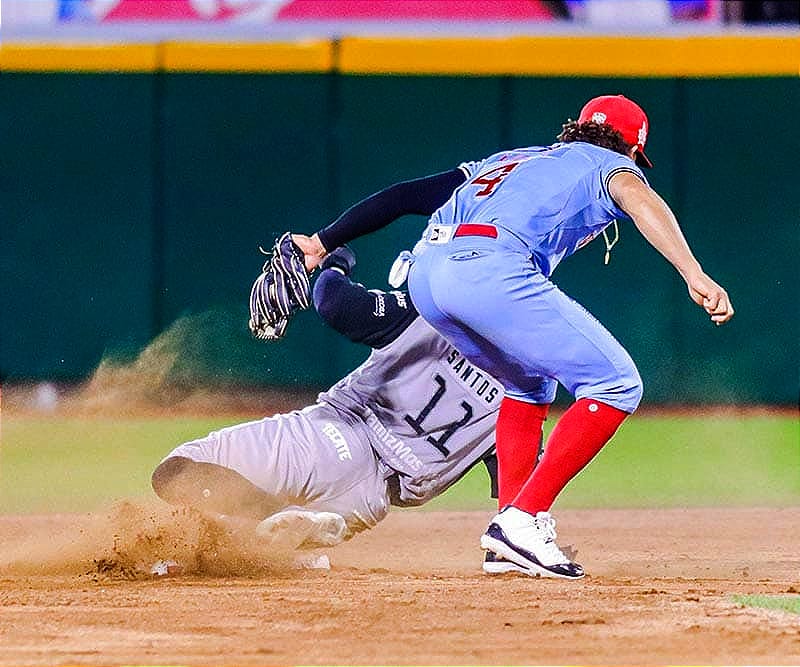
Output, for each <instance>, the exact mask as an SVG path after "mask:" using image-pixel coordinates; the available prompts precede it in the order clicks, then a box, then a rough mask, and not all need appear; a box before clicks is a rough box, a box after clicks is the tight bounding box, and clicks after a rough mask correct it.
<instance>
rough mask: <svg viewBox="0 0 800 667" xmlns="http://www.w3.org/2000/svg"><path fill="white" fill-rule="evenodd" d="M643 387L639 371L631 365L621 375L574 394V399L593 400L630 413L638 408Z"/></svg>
mask: <svg viewBox="0 0 800 667" xmlns="http://www.w3.org/2000/svg"><path fill="white" fill-rule="evenodd" d="M643 393H644V386H643V384H642V378H641V376H640V375H639V371H638V370H636V366H634V365H633V364H632V363H631V365H630V366H629V367H628V368H627V369H626V370H625V372H624V373H622V374H617V375H616V376H615V377H613V378H608V379H607V380H606V381H604V382H599V383H597V384H596V385H594V386H592V387H587V388H586V389H585V390H583V391H579V392H577V393H576V394H575V397H576V398H593V399H595V400H598V401H601V402H602V403H606V404H607V405H610V406H612V407H615V408H617V409H618V410H622V411H624V412H628V413H632V412H634V411H635V410H636V408H638V407H639V403H640V402H641V400H642V395H643Z"/></svg>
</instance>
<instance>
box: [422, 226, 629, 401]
mask: <svg viewBox="0 0 800 667" xmlns="http://www.w3.org/2000/svg"><path fill="white" fill-rule="evenodd" d="M414 253H415V255H416V259H415V261H414V264H413V266H412V267H411V270H410V273H409V277H408V287H409V292H410V294H411V299H412V301H413V303H414V305H415V306H416V308H417V310H418V311H419V312H420V314H421V315H422V317H424V318H425V319H426V320H427V321H428V322H429V323H430V324H431V326H433V327H434V328H435V329H436V330H437V331H439V333H440V334H442V335H443V336H444V337H445V338H446V339H447V340H448V341H449V342H450V343H452V344H453V345H454V346H455V347H456V348H457V349H458V350H460V351H461V353H462V354H464V356H465V357H467V358H468V359H469V360H470V361H471V362H472V363H474V364H476V365H477V366H480V367H481V368H483V369H484V370H485V371H487V372H489V373H490V374H492V375H493V376H494V377H496V378H497V379H498V380H499V381H500V382H501V383H503V385H504V387H505V390H506V396H510V397H512V398H516V399H518V400H521V401H526V402H529V403H551V402H552V401H553V399H554V398H555V394H556V388H557V382H560V383H561V384H562V385H563V386H564V387H565V388H566V389H567V390H568V391H569V392H570V393H571V394H572V395H573V396H574V397H575V398H576V399H579V398H592V399H595V400H598V401H601V402H603V403H606V404H608V405H611V406H613V407H615V408H618V409H620V410H623V411H625V412H629V413H630V412H633V411H634V410H635V409H636V407H637V406H638V405H639V401H640V400H641V397H642V380H641V378H640V377H639V372H638V371H637V370H636V365H635V364H634V362H633V360H632V359H631V357H630V355H629V354H628V353H627V352H626V351H625V349H624V348H623V347H622V345H621V344H620V343H619V342H618V341H617V340H616V339H615V338H614V337H613V336H612V335H611V334H610V333H609V332H608V330H607V329H606V328H605V327H604V326H603V325H602V324H600V322H598V321H597V320H596V319H595V318H594V317H593V316H592V315H591V314H590V313H589V312H588V311H587V310H586V309H585V308H583V307H582V306H581V305H580V304H578V303H577V302H576V301H574V300H572V299H570V298H569V297H568V296H567V295H566V294H564V293H563V292H562V291H561V290H559V289H558V288H557V287H556V286H555V285H554V284H553V283H552V282H551V281H550V280H549V279H548V278H547V277H545V276H544V275H542V273H541V272H540V271H539V270H538V269H537V268H536V266H535V265H534V263H533V262H532V260H531V258H530V254H529V251H528V250H527V248H525V246H524V245H522V244H521V243H520V242H519V241H517V240H516V239H510V238H509V237H508V235H507V233H506V232H505V231H502V232H501V234H500V237H499V238H497V239H492V238H486V237H477V236H464V237H458V238H454V239H452V240H450V241H449V242H447V243H443V244H431V243H427V242H424V241H423V242H420V243H419V244H418V245H417V248H415V250H414Z"/></svg>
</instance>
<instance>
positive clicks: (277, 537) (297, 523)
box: [256, 509, 347, 550]
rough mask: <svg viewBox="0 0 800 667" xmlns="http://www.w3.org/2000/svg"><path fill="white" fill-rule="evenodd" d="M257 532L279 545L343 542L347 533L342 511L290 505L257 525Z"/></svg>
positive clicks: (307, 546) (306, 546)
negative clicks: (320, 510)
mask: <svg viewBox="0 0 800 667" xmlns="http://www.w3.org/2000/svg"><path fill="white" fill-rule="evenodd" d="M256 535H258V536H259V537H260V538H262V539H264V540H265V541H266V543H267V544H268V545H269V546H273V547H276V548H279V549H286V550H290V549H316V548H319V547H332V546H335V545H337V544H340V543H341V542H343V541H344V539H345V537H346V536H347V524H346V523H345V520H344V517H343V516H342V515H341V514H336V513H334V512H314V511H311V510H301V509H287V510H283V511H282V512H277V513H276V514H273V515H271V516H268V517H267V518H266V519H264V520H263V521H262V522H261V523H259V524H258V525H257V526H256Z"/></svg>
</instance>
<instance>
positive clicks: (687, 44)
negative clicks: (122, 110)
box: [0, 35, 800, 77]
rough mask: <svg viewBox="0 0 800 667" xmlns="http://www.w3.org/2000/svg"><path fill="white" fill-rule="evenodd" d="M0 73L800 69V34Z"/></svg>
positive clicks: (313, 50)
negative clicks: (793, 35)
mask: <svg viewBox="0 0 800 667" xmlns="http://www.w3.org/2000/svg"><path fill="white" fill-rule="evenodd" d="M0 69H2V70H6V71H31V72H47V71H84V72H114V71H119V72H153V71H157V70H164V71H169V72H331V71H339V72H343V73H348V74H442V75H517V76H630V77H673V76H677V77H681V76H687V77H725V76H798V75H800V37H789V36H769V37H765V36H748V35H737V36H723V37H680V38H659V37H618V38H617V37H583V36H582V37H510V38H496V39H494V38H492V39H488V38H475V39H451V38H441V39H423V38H419V39H411V38H408V39H406V38H402V39H400V38H368V37H347V38H344V39H343V40H342V41H341V42H340V44H339V49H338V56H337V57H336V58H335V57H334V46H333V43H332V42H331V41H329V40H309V41H298V42H286V43H283V42H253V43H242V42H240V43H233V44H231V43H224V42H220V43H196V42H167V43H164V44H149V45H148V44H130V45H107V44H106V45H103V44H63V45H62V44H47V45H40V44H2V45H1V46H0Z"/></svg>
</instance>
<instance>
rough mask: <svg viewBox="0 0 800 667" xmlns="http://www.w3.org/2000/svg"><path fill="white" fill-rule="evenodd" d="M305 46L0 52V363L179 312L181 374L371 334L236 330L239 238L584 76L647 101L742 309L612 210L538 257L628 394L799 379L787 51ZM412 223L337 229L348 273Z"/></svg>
mask: <svg viewBox="0 0 800 667" xmlns="http://www.w3.org/2000/svg"><path fill="white" fill-rule="evenodd" d="M323 46H324V48H323V49H322V50H321V51H314V50H313V49H311V48H310V47H309V48H308V49H306V51H304V52H303V53H302V54H300V55H299V56H298V55H297V54H294V55H293V56H292V57H298V58H302V59H303V60H302V61H297V62H295V61H291V62H288V63H287V62H284V61H281V62H282V63H283V65H280V66H278V65H274V64H273V65H272V66H270V67H267V68H259V67H256V66H246V65H247V63H251V65H252V63H257V64H259V63H260V64H263V59H262V58H261V57H260V56H259V53H258V52H256V54H255V55H253V53H251V52H245V53H242V52H237V53H236V54H235V57H236V58H239V60H238V61H236V62H239V63H240V65H239V66H235V67H230V68H228V69H227V70H226V68H225V66H224V63H225V60H224V58H222V60H220V58H221V56H219V54H215V52H213V50H212V51H209V52H206V51H202V50H201V51H200V53H201V56H199V58H200V61H202V62H201V64H202V66H197V67H193V66H191V65H192V63H193V62H196V61H193V60H191V58H189V60H186V58H188V56H186V55H185V54H183V55H182V53H183V52H180V51H177V52H175V53H172V52H170V51H169V49H167V48H164V49H162V50H161V51H157V52H156V54H155V56H153V54H152V53H151V52H150V51H147V52H144V51H142V52H139V51H133V52H131V51H124V54H125V55H124V58H123V59H121V60H119V61H118V62H119V63H122V64H119V65H118V66H111V67H109V66H105V67H104V66H103V62H100V64H99V65H98V61H97V55H96V54H94V55H90V56H86V55H85V54H82V55H80V54H79V55H80V58H83V60H80V58H78V60H74V61H69V58H67V59H66V60H63V59H62V60H57V59H56V60H52V59H51V60H49V61H48V60H47V57H46V54H45V55H44V56H43V55H42V54H41V53H39V54H38V55H37V56H36V57H27V59H26V57H24V53H23V55H20V53H18V52H12V51H8V52H6V54H5V56H3V55H2V54H0V66H2V68H3V71H2V72H0V146H2V150H1V151H0V202H2V206H0V216H1V217H2V223H0V229H2V235H1V236H0V240H1V245H0V268H1V269H2V283H3V289H2V290H1V291H0V319H1V321H2V331H0V373H2V377H3V379H5V380H7V381H17V380H30V379H42V378H51V379H56V380H64V381H74V380H80V379H83V378H85V377H87V376H88V374H90V373H91V371H92V370H93V369H94V368H95V367H96V365H97V364H98V362H99V361H100V360H101V359H102V358H104V357H106V356H109V355H110V356H113V357H121V358H126V357H127V358H130V357H132V356H133V355H135V354H136V352H137V351H139V350H141V349H142V348H143V347H144V346H145V345H147V344H148V342H149V341H150V340H151V339H152V338H154V337H155V336H156V335H158V334H160V333H162V332H164V331H169V330H170V326H171V325H173V323H174V322H175V321H176V319H178V318H180V317H182V316H188V317H189V318H190V319H189V320H188V321H186V320H184V326H183V328H182V329H181V331H182V332H183V333H182V334H181V335H182V336H183V338H181V339H180V340H179V341H178V346H179V347H180V349H182V350H183V352H184V354H185V357H186V359H187V360H189V361H186V362H185V374H186V375H187V376H190V375H192V373H196V374H197V376H198V377H200V376H201V377H202V378H203V379H205V380H209V379H214V380H221V381H225V382H227V381H243V382H246V383H248V384H250V383H260V384H270V385H283V384H290V385H324V384H327V383H331V382H333V381H335V380H336V379H338V377H340V376H341V375H342V374H344V373H345V372H346V371H348V370H349V369H350V368H351V367H352V366H353V364H355V363H356V362H357V361H359V360H361V359H363V358H364V357H365V355H366V350H365V349H362V348H359V347H357V346H354V345H352V344H350V343H348V342H346V341H344V340H341V339H340V338H338V337H337V336H336V335H335V334H334V333H333V332H331V331H330V330H329V329H327V328H325V327H324V325H322V324H321V323H320V322H319V321H318V320H317V318H316V316H315V315H314V314H313V313H302V314H301V315H299V316H298V317H297V318H296V320H294V321H293V322H292V324H291V325H290V329H289V333H288V335H287V337H286V339H285V340H283V341H281V342H280V343H273V344H265V343H260V342H256V341H252V340H250V339H249V338H248V334H247V327H246V322H247V298H248V293H249V288H250V284H251V282H252V280H253V279H254V278H255V276H256V275H257V273H258V269H259V266H260V263H261V261H262V259H261V256H260V254H259V252H258V245H259V244H261V245H264V246H268V245H269V244H271V242H272V240H273V239H274V237H275V236H276V235H277V234H278V233H280V232H281V231H283V230H285V229H293V230H297V231H305V232H311V231H314V230H315V229H317V228H318V227H320V226H321V225H323V224H324V223H326V222H327V221H328V220H330V219H331V218H332V217H333V216H335V215H336V214H337V213H338V212H339V211H341V210H342V209H343V208H344V207H346V206H348V205H350V204H352V203H354V202H355V201H357V200H358V199H360V198H361V197H363V196H366V195H368V194H370V193H371V192H372V191H374V190H376V189H379V188H381V187H383V186H385V185H387V184H390V183H392V182H395V181H397V180H400V179H405V178H411V177H415V176H419V175H424V174H428V173H432V172H436V171H440V170H445V169H450V168H452V167H453V166H455V165H457V164H458V163H459V162H461V161H463V160H470V159H478V158H481V157H484V156H485V155H487V154H489V153H492V152H494V151H497V150H499V149H502V148H506V147H511V146H516V145H523V144H537V143H538V144H542V143H549V142H551V141H552V140H553V139H554V136H555V134H556V133H557V131H558V130H559V128H560V124H561V123H562V122H563V121H564V120H565V118H566V117H567V116H570V115H571V116H573V117H574V116H575V114H576V113H577V110H578V109H579V108H580V105H581V104H582V103H583V102H584V101H585V100H586V99H587V98H589V97H591V96H593V95H596V94H601V93H606V92H622V93H624V94H626V95H628V96H630V97H632V98H634V99H636V100H637V101H639V102H640V103H641V104H642V106H643V107H644V108H645V109H646V110H647V111H648V113H649V115H650V119H651V126H652V131H651V136H650V141H649V143H648V155H650V156H651V158H652V159H653V161H654V163H655V164H656V168H655V169H654V170H652V173H651V174H648V176H649V177H650V178H651V183H652V184H653V186H654V187H655V188H656V189H657V190H658V191H659V192H660V193H661V194H662V195H663V196H664V197H665V199H666V200H667V201H668V202H669V203H670V204H671V206H672V207H673V209H674V210H675V211H676V213H677V214H678V216H679V219H680V220H681V223H682V225H683V227H684V231H685V233H686V235H687V237H688V239H689V241H690V243H691V245H692V246H693V248H694V249H695V251H696V253H697V254H698V256H699V257H700V259H701V261H702V263H703V265H704V268H705V269H706V270H707V271H708V272H709V273H710V274H711V275H712V276H714V277H716V278H717V279H718V280H719V281H720V282H721V283H723V284H724V285H725V286H726V287H727V288H728V289H729V292H730V294H731V297H732V299H733V302H734V305H735V307H736V310H737V314H736V317H735V318H734V320H733V321H732V322H731V323H730V324H729V325H727V326H725V327H721V328H717V327H715V326H713V325H712V324H711V323H710V322H709V321H708V320H707V318H706V317H705V316H704V314H703V313H702V311H700V310H699V309H698V308H697V307H695V306H694V305H693V304H692V303H691V302H690V301H689V299H688V296H687V294H686V290H685V287H684V286H683V283H682V281H681V279H680V278H679V277H678V276H677V275H676V274H675V273H674V271H673V270H672V269H671V267H670V266H669V265H668V264H667V263H666V262H665V261H664V260H663V259H662V258H661V257H660V256H659V255H658V254H657V253H656V252H655V251H654V250H652V249H651V248H650V247H649V246H648V245H647V243H646V242H645V241H644V240H643V239H642V238H641V237H640V236H639V234H638V233H637V232H636V230H635V228H634V227H633V225H631V224H630V223H623V224H622V225H621V241H620V243H619V244H618V245H617V247H616V248H615V249H614V250H613V252H612V255H611V262H610V264H609V265H608V266H604V265H603V255H604V250H605V249H604V247H603V246H602V241H598V242H596V243H594V244H591V245H590V246H588V247H587V248H586V249H585V250H583V251H582V252H581V253H579V254H578V255H576V256H575V257H573V258H570V259H569V260H567V261H565V262H564V263H563V264H562V265H561V267H559V269H558V271H557V273H556V275H555V277H554V278H555V281H556V282H557V284H559V286H561V287H562V288H563V289H564V290H565V291H566V292H567V293H568V294H570V295H571V296H573V297H574V298H576V299H577V300H578V301H580V302H581V303H583V304H584V305H585V306H586V307H587V308H588V309H589V310H590V311H592V312H593V313H594V314H595V315H596V316H597V317H598V318H599V319H600V320H601V321H602V322H604V323H605V324H606V325H607V326H608V328H609V329H610V330H611V331H612V332H613V333H614V334H615V335H616V336H617V337H618V338H619V339H620V340H621V341H622V342H623V343H624V344H625V345H626V347H627V348H628V349H629V350H630V352H631V354H632V356H633V357H634V359H636V360H637V362H638V365H639V367H640V370H641V373H642V376H643V378H644V380H645V385H646V400H647V401H649V402H651V403H669V402H692V403H720V402H721V403H738V402H758V403H776V404H790V403H791V404H793V403H796V402H797V399H798V367H800V358H799V357H800V351H799V348H800V343H799V338H800V287H799V286H798V285H799V284H800V281H799V277H800V276H799V272H798V264H799V259H800V185H798V183H800V176H799V175H798V168H797V164H798V157H797V156H798V155H800V132H798V130H797V120H796V119H797V117H798V109H800V79H798V77H797V75H796V73H794V74H793V73H792V72H791V71H784V69H780V68H777V69H775V70H770V69H769V67H768V66H766V65H763V64H762V65H761V67H762V68H765V71H763V72H761V73H759V72H758V71H757V72H752V71H743V72H739V71H728V70H725V71H721V72H717V71H715V70H713V68H712V69H711V70H708V69H706V70H704V71H700V72H695V71H690V70H689V69H688V68H690V63H691V62H693V60H692V58H691V57H690V56H691V54H690V55H689V56H685V57H686V58H687V59H688V60H687V61H686V62H684V63H683V65H681V66H682V67H684V68H685V69H686V74H681V72H676V71H669V70H667V71H663V72H659V73H658V76H657V77H655V78H653V77H645V76H643V75H642V73H641V72H635V71H634V72H631V71H624V70H620V71H619V72H618V73H613V72H612V73H608V72H605V73H604V72H594V71H588V70H586V68H588V67H589V65H585V66H584V71H582V72H581V73H580V75H571V76H566V75H564V74H563V73H558V72H555V73H553V72H550V71H547V69H546V68H544V67H540V68H538V69H534V70H532V71H514V69H513V67H507V69H508V70H509V71H504V70H503V67H504V65H503V62H504V61H500V62H499V64H497V65H496V67H495V69H492V68H491V67H490V68H488V71H486V72H485V73H483V74H481V75H474V74H472V75H465V74H464V73H459V72H458V71H452V70H453V67H451V66H450V65H447V63H445V64H444V65H442V67H443V70H444V71H441V72H439V71H432V72H431V71H420V70H419V69H415V68H414V67H413V62H412V63H411V64H408V63H405V64H402V62H403V61H402V59H401V60H400V61H399V62H401V66H399V70H401V71H398V72H392V71H391V67H388V66H386V65H384V66H383V69H384V71H383V72H381V71H377V72H376V71H371V70H370V69H369V67H367V64H374V63H378V65H380V62H381V60H380V58H381V57H384V58H389V56H385V55H381V52H380V49H378V51H374V50H373V51H370V50H369V49H368V50H367V54H366V55H365V56H363V58H366V60H361V61H359V60H358V59H357V58H356V56H353V55H348V54H349V52H348V51H347V49H345V46H346V45H345V44H341V45H338V48H339V51H337V50H336V48H334V49H333V51H332V54H333V55H331V52H329V51H328V50H325V49H327V46H328V45H327V44H324V45H323ZM334 46H336V45H334ZM356 46H359V45H358V44H357V45H356ZM360 46H362V47H363V45H360ZM373 46H374V45H373ZM320 48H322V47H320ZM715 48H716V47H715ZM23 52H24V49H23ZM176 53H177V55H176ZM692 53H694V52H692ZM9 54H10V55H9ZM53 57H54V56H53ZM74 57H75V58H77V56H74ZM182 57H184V59H183V60H182V59H181V58H182ZM284 57H285V54H284ZM337 57H338V58H339V60H338V64H337V61H336V58H337ZM575 57H578V56H577V55H576V56H575ZM720 57H721V56H720ZM765 57H766V56H765ZM37 58H38V59H37ZM42 58H44V60H42ZM159 58H161V60H159ZM214 58H217V59H216V60H214ZM348 58H350V60H348ZM101 60H102V59H101ZM290 60H291V59H290ZM48 62H49V63H50V65H48ZM54 62H55V63H56V64H58V63H62V64H63V63H64V62H66V63H67V65H68V66H64V67H58V66H53V65H52V63H54ZM70 62H71V63H72V64H70ZM87 62H88V65H86V63H87ZM115 62H116V61H115ZM391 62H398V60H397V59H395V60H391ZM490 62H491V59H490ZM547 62H550V61H549V60H548V61H547ZM76 63H77V64H76ZM165 63H166V65H165ZM241 63H244V64H243V65H242V64H241ZM359 63H361V64H360V65H359ZM365 63H367V64H365ZM678 64H679V65H680V63H678ZM445 65H446V66H445ZM370 66H371V65H370ZM655 66H656V65H653V67H655ZM708 67H711V66H710V65H708ZM108 70H116V71H108ZM197 70H202V71H197ZM228 70H233V71H228ZM263 70H266V71H263ZM473 71H474V70H473ZM424 223H425V220H424V219H422V218H408V219H403V220H402V221H399V222H398V223H396V224H395V225H393V226H391V227H390V228H388V229H386V230H383V231H381V232H379V233H377V234H375V235H373V236H372V237H369V238H367V239H361V240H358V241H356V242H355V243H354V244H353V245H354V248H355V250H356V252H357V255H358V260H359V266H358V267H357V274H356V276H357V278H358V279H359V280H360V281H361V282H363V283H365V284H367V285H368V286H371V287H376V288H387V284H386V274H387V271H388V266H389V264H390V262H391V260H392V259H393V258H394V256H395V255H396V254H397V252H398V251H399V250H401V249H403V248H407V247H409V246H410V245H412V244H413V242H414V240H415V239H416V238H417V237H418V235H419V233H420V231H421V229H422V228H423V226H424ZM191 318H194V319H191ZM187 332H188V333H187ZM176 336H177V334H176ZM532 344H535V341H532Z"/></svg>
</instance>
